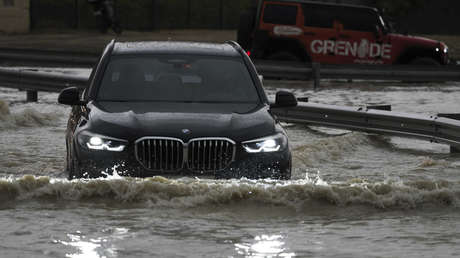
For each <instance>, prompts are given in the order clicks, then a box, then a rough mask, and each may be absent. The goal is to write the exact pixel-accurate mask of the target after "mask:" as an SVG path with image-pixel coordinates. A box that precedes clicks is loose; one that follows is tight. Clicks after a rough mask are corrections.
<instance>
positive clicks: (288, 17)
mask: <svg viewBox="0 0 460 258" xmlns="http://www.w3.org/2000/svg"><path fill="white" fill-rule="evenodd" d="M300 9H301V7H300V4H299V3H295V2H282V1H264V2H263V6H262V9H261V16H260V17H261V18H260V22H259V26H258V30H257V33H256V40H255V41H256V42H255V45H256V46H257V49H258V50H259V51H258V52H259V53H258V54H257V55H258V57H262V58H267V59H275V60H291V61H301V60H306V59H307V58H305V49H304V46H302V43H301V41H300V39H301V35H302V34H303V31H302V28H301V26H300V25H301V24H302V21H301V18H300V14H301V10H300ZM260 52H263V53H260Z"/></svg>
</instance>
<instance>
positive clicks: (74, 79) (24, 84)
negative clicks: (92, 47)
mask: <svg viewBox="0 0 460 258" xmlns="http://www.w3.org/2000/svg"><path fill="white" fill-rule="evenodd" d="M87 81H88V77H86V76H79V75H73V74H57V73H45V72H37V71H32V70H30V69H9V68H0V86H2V87H7V88H15V89H20V90H25V91H27V101H37V98H38V94H37V92H38V91H50V92H59V91H61V90H62V89H64V88H66V87H70V86H76V87H79V88H84V87H86V83H87Z"/></svg>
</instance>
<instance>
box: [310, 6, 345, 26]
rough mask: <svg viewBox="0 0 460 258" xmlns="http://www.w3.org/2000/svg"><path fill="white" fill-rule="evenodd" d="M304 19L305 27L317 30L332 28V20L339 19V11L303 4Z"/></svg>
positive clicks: (333, 8) (327, 7)
mask: <svg viewBox="0 0 460 258" xmlns="http://www.w3.org/2000/svg"><path fill="white" fill-rule="evenodd" d="M302 8H303V11H304V17H305V26H308V27H318V28H332V27H333V24H334V20H337V19H338V17H340V10H339V8H337V7H334V6H326V5H316V4H304V5H302Z"/></svg>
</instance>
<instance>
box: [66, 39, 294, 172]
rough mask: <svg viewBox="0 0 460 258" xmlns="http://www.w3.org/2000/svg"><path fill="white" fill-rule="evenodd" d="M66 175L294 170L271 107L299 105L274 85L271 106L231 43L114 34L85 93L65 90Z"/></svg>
mask: <svg viewBox="0 0 460 258" xmlns="http://www.w3.org/2000/svg"><path fill="white" fill-rule="evenodd" d="M59 103H61V104H67V105H72V106H73V108H72V112H71V114H70V119H69V122H68V126H67V135H66V145H67V170H68V171H69V178H70V179H73V178H82V177H89V178H94V177H100V176H104V175H106V174H111V173H113V172H114V171H116V172H117V173H118V174H122V175H125V176H135V177H147V176H155V175H162V176H204V177H213V178H240V177H247V178H268V177H270V178H280V179H288V178H290V175H291V152H290V150H289V146H288V138H287V136H286V133H285V132H284V130H283V128H281V126H280V125H279V123H278V122H277V121H276V119H275V118H274V117H273V115H272V114H271V112H270V108H271V107H273V105H275V106H278V107H279V106H284V107H289V106H295V105H297V100H296V99H295V97H294V96H293V95H292V94H291V93H287V92H278V93H277V96H276V103H275V104H272V106H270V104H269V102H268V100H267V96H266V95H265V93H264V90H263V88H262V83H261V80H260V79H259V77H258V74H257V72H256V69H255V67H254V65H253V64H252V62H251V60H250V59H249V57H248V56H247V55H246V54H245V52H244V51H243V49H242V48H241V47H240V46H239V45H238V44H237V43H235V42H227V43H225V44H204V43H186V42H127V43H118V42H117V43H116V42H114V41H112V42H111V43H110V44H108V45H107V47H106V48H105V50H104V52H103V54H102V56H101V58H100V60H99V62H98V64H97V65H96V66H95V68H94V69H93V72H92V74H91V76H90V79H89V84H88V87H87V88H86V89H85V91H84V92H83V94H79V90H78V89H77V88H67V89H64V90H63V91H62V92H61V94H60V95H59Z"/></svg>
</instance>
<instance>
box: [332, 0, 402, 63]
mask: <svg viewBox="0 0 460 258" xmlns="http://www.w3.org/2000/svg"><path fill="white" fill-rule="evenodd" d="M340 9H341V11H340V12H338V13H337V22H338V24H339V25H338V37H337V41H336V45H335V54H336V55H337V56H340V57H341V58H340V59H341V61H342V62H343V63H349V64H352V63H354V64H391V63H392V60H393V56H392V52H393V49H392V44H391V40H390V37H388V36H387V35H386V34H385V33H384V28H383V23H382V21H381V20H380V16H379V15H378V13H377V12H376V11H375V10H373V9H370V8H357V7H341V8H340Z"/></svg>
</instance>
